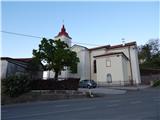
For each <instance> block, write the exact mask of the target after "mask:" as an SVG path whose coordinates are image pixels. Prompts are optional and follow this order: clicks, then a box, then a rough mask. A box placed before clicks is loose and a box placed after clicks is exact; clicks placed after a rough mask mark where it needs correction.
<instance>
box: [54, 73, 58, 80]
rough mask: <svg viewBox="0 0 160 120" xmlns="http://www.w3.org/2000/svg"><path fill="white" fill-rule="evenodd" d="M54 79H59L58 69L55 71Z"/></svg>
mask: <svg viewBox="0 0 160 120" xmlns="http://www.w3.org/2000/svg"><path fill="white" fill-rule="evenodd" d="M54 79H55V80H56V81H57V80H58V72H57V71H55V76H54Z"/></svg>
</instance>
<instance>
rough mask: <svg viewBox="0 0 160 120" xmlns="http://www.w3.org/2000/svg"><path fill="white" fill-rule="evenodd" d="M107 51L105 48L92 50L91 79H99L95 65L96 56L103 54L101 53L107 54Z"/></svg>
mask: <svg viewBox="0 0 160 120" xmlns="http://www.w3.org/2000/svg"><path fill="white" fill-rule="evenodd" d="M105 53H106V51H105V49H98V50H92V51H90V65H91V66H90V68H91V69H90V70H91V71H90V72H91V79H92V80H95V81H97V73H94V66H93V62H94V60H95V58H94V56H97V55H101V54H105Z"/></svg>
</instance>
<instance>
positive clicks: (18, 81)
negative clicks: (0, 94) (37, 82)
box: [2, 75, 30, 97]
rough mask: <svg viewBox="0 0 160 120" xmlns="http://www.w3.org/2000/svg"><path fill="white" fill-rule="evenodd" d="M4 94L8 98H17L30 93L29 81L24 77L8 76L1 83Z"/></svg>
mask: <svg viewBox="0 0 160 120" xmlns="http://www.w3.org/2000/svg"><path fill="white" fill-rule="evenodd" d="M2 84H3V86H4V94H6V95H9V96H10V97H18V96H20V95H22V94H23V93H26V92H28V91H30V80H29V79H28V77H27V76H25V75H19V76H17V75H14V76H10V77H8V78H6V79H4V80H3V81H2Z"/></svg>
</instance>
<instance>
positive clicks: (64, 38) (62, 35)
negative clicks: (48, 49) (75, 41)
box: [55, 24, 72, 47]
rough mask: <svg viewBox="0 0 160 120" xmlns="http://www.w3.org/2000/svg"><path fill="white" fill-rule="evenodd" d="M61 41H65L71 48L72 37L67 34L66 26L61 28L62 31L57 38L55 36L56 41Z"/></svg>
mask: <svg viewBox="0 0 160 120" xmlns="http://www.w3.org/2000/svg"><path fill="white" fill-rule="evenodd" d="M59 39H60V40H61V41H64V42H65V43H67V44H68V46H69V47H71V39H72V38H71V37H70V36H69V35H68V33H67V32H66V28H65V26H64V24H63V25H62V27H61V31H60V32H59V33H58V35H57V36H55V40H59Z"/></svg>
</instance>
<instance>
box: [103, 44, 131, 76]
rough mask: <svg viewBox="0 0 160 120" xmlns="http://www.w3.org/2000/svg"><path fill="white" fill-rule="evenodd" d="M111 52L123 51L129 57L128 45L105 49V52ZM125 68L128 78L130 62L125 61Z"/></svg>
mask: <svg viewBox="0 0 160 120" xmlns="http://www.w3.org/2000/svg"><path fill="white" fill-rule="evenodd" d="M112 52H123V53H124V54H125V55H126V56H127V57H128V58H129V59H130V57H129V48H128V47H121V48H115V49H109V50H107V51H106V53H112ZM127 67H128V68H127V70H128V76H129V79H131V67H130V63H129V62H128V63H127Z"/></svg>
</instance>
